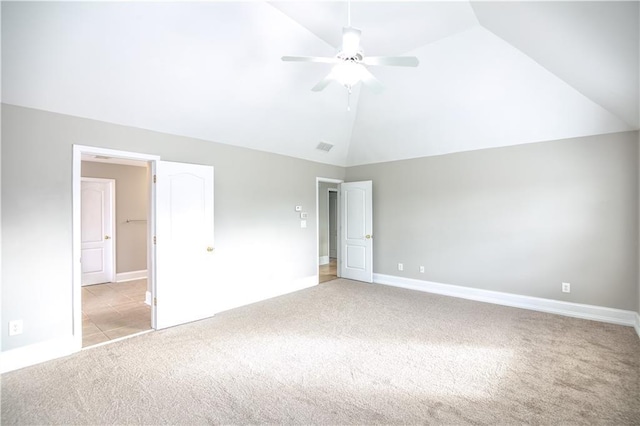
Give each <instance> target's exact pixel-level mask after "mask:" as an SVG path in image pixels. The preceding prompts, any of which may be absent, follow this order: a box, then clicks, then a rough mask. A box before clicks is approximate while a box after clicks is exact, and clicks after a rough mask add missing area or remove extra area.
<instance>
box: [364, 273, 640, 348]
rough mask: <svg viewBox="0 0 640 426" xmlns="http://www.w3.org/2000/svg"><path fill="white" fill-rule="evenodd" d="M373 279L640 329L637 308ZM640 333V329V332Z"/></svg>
mask: <svg viewBox="0 0 640 426" xmlns="http://www.w3.org/2000/svg"><path fill="white" fill-rule="evenodd" d="M373 281H374V282H375V283H377V284H385V285H390V286H394V287H401V288H406V289H410V290H418V291H424V292H427V293H436V294H442V295H445V296H453V297H460V298H463V299H470V300H476V301H479V302H487V303H495V304H498V305H504V306H512V307H515V308H522V309H530V310H533V311H540V312H548V313H552V314H558V315H564V316H569V317H575V318H582V319H588V320H592V321H601V322H608V323H612V324H620V325H627V326H631V327H634V326H635V327H636V331H638V329H639V328H640V325H638V321H639V320H638V314H637V313H636V312H633V311H625V310H622V309H614V308H607V307H603V306H594V305H583V304H580V303H572V302H563V301H560V300H553V299H543V298H539V297H532V296H522V295H518V294H511V293H503V292H499V291H491V290H482V289H478V288H472V287H463V286H457V285H451V284H441V283H434V282H430V281H422V280H416V279H412V278H403V277H396V276H393V275H384V274H373ZM638 335H639V336H640V332H638Z"/></svg>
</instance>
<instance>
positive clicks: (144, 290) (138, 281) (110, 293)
mask: <svg viewBox="0 0 640 426" xmlns="http://www.w3.org/2000/svg"><path fill="white" fill-rule="evenodd" d="M159 159H160V157H158V156H155V155H148V154H140V153H132V152H126V151H118V150H111V149H105V148H96V147H89V146H81V145H74V146H73V170H72V176H73V178H72V179H73V180H72V181H73V218H72V222H73V254H74V256H73V257H74V263H73V296H72V297H73V337H74V342H75V343H74V345H75V347H76V349H77V350H80V349H82V348H83V347H87V346H92V345H95V344H101V343H104V342H109V341H113V340H118V339H120V338H123V337H128V336H130V335H134V334H139V333H140V332H145V330H151V329H152V328H153V327H154V326H155V323H154V321H155V308H154V306H152V303H151V301H152V300H153V299H152V296H153V291H154V290H153V288H154V278H155V269H154V267H155V260H154V259H155V247H154V246H153V244H152V234H153V232H152V230H153V229H154V220H155V212H154V200H155V191H154V189H153V184H152V179H151V176H152V175H153V173H154V171H155V163H156V162H157V161H159ZM83 163H84V164H83ZM124 166H128V167H129V168H128V169H126V170H128V171H129V172H132V171H133V170H136V171H137V173H134V174H135V175H137V176H138V179H137V182H135V183H132V181H127V180H126V179H124V177H123V176H122V175H118V174H117V173H116V174H115V175H114V173H113V170H110V169H109V168H113V167H120V168H121V169H122V170H120V172H122V171H123V170H125V169H124V168H123V167H124ZM83 172H84V173H83ZM83 176H85V177H90V178H92V179H115V191H114V192H115V196H116V197H117V198H118V199H114V202H113V204H114V205H115V209H114V212H115V213H114V215H113V222H114V225H113V229H112V232H111V233H104V232H103V233H101V234H104V235H101V236H102V237H103V239H104V237H105V236H109V237H110V238H109V239H108V240H109V241H111V242H112V244H113V247H114V260H115V268H114V274H113V278H111V279H109V281H108V282H102V283H92V284H93V285H87V286H83V285H82V284H83V283H82V276H83V274H82V271H83V269H84V268H83V267H84V266H85V265H84V261H83V260H84V259H83V253H82V242H83V232H82V231H83V229H82V228H83V217H82V213H83V212H82V177H83ZM141 176H142V178H141ZM123 179H124V180H123ZM119 180H120V181H121V182H120V184H119V182H118V181H119ZM132 186H135V188H132ZM132 190H133V192H134V193H135V194H134V195H133V196H132V195H131V194H130V193H131V192H132ZM136 191H137V192H136ZM140 191H142V192H143V193H144V196H143V197H140ZM127 194H129V195H128V197H129V201H126V202H123V201H122V200H120V195H124V196H125V200H126V198H127ZM131 199H134V200H135V201H131ZM118 201H120V202H118ZM135 203H138V204H137V205H135V206H134V208H137V213H138V214H136V215H129V214H127V213H128V211H127V209H126V208H127V207H129V208H130V207H131V204H135ZM120 207H124V208H125V209H124V213H123V211H120V212H119V208H120ZM84 219H85V221H86V220H87V219H88V218H87V217H86V214H85V218H84ZM84 225H86V223H85V224H84ZM84 227H85V228H86V226H84ZM85 230H86V229H85ZM134 234H135V235H137V236H138V238H137V239H136V238H134V239H136V240H137V241H138V242H137V243H136V244H134V243H133V242H132V240H131V237H132V235H134ZM140 234H141V235H142V238H139V237H140ZM118 243H122V244H124V245H125V246H128V247H130V248H132V249H131V250H129V251H127V250H118V248H117V245H119V244H118ZM119 251H120V253H119ZM122 255H124V257H123V256H122ZM132 265H133V266H132ZM135 265H138V266H135ZM99 281H102V280H99ZM132 319H133V321H132ZM143 327H144V329H143ZM83 337H84V339H83ZM83 340H84V342H83Z"/></svg>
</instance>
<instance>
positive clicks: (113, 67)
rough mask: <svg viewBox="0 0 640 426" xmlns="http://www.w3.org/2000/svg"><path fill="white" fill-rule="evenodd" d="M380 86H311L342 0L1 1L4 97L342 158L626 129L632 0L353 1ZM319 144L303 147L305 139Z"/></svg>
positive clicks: (632, 107) (633, 107) (632, 99)
mask: <svg viewBox="0 0 640 426" xmlns="http://www.w3.org/2000/svg"><path fill="white" fill-rule="evenodd" d="M351 16H352V24H353V25H354V26H356V27H359V28H361V29H362V31H363V35H362V45H363V47H364V52H365V55H401V54H408V55H415V56H417V57H418V58H419V59H420V66H419V67H418V68H390V67H384V68H383V67H372V68H371V71H372V72H373V73H374V74H375V75H376V76H377V77H378V78H379V79H380V80H381V81H382V82H383V83H384V84H385V86H386V90H385V91H384V92H383V93H381V94H373V93H372V92H370V91H369V90H368V89H367V88H362V89H360V88H356V90H355V91H354V93H353V94H352V96H351V100H350V103H351V111H347V108H346V107H347V91H346V90H345V89H344V88H342V87H340V86H339V85H337V84H331V85H329V86H328V87H327V88H326V89H325V90H324V91H323V92H312V91H311V90H310V88H311V87H312V86H313V85H315V84H316V83H317V82H318V81H319V80H320V79H322V78H323V77H324V75H326V73H328V71H329V65H326V64H317V63H290V62H288V63H285V62H282V61H281V60H280V57H281V56H283V55H314V56H315V55H318V56H333V55H334V54H335V51H336V47H337V46H338V44H339V43H340V34H341V29H342V26H344V25H346V22H347V3H346V2H325V1H318V2H313V1H305V2H274V3H266V2H256V1H252V2H194V3H185V2H182V3H179V2H160V3H149V2H140V3H133V2H113V3H112V2H108V3H107V2H95V3H85V2H81V3H80V2H67V3H56V2H37V3H36V2H24V3H22V2H9V3H6V2H3V3H2V97H3V99H2V100H3V102H6V103H9V104H15V105H22V106H27V107H32V108H39V109H44V110H48V111H54V112H59V113H64V114H71V115H75V116H80V117H87V118H92V119H97V120H102V121H107V122H112V123H118V124H123V125H128V126H135V127H140V128H146V129H151V130H156V131H161V132H166V133H172V134H178V135H184V136H190V137H196V138H200V139H205V140H210V141H215V142H221V143H225V144H232V145H238V146H244V147H249V148H254V149H259V150H263V151H269V152H275V153H280V154H284V155H290V156H293V157H298V158H304V159H309V160H314V161H320V162H325V163H330V164H336V165H342V166H345V165H358V164H366V163H373V162H381V161H390V160H396V159H405V158H414V157H421V156H427V155H438V154H444V153H450V152H459V151H468V150H474V149H482V148H487V147H495V146H506V145H515V144H522V143H530V142H538V141H545V140H555V139H562V138H568V137H576V136H585V135H592V134H602V133H610V132H618V131H625V130H632V129H638V126H639V117H638V114H639V108H638V104H639V101H638V97H639V88H638V85H639V56H640V55H639V53H640V45H639V17H640V11H639V7H638V2H636V1H627V2H576V1H571V2H463V1H459V2H424V1H412V2H399V1H395V2H364V1H362V2H360V1H356V2H354V3H353V4H352V10H351ZM321 141H324V142H329V143H332V144H334V145H335V147H334V148H333V149H332V150H331V152H329V153H325V152H321V151H318V150H316V149H315V147H316V145H317V144H318V143H319V142H321Z"/></svg>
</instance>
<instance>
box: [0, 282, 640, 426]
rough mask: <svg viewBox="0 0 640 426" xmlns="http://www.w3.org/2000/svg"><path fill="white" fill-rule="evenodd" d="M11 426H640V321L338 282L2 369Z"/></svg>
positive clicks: (4, 401)
mask: <svg viewBox="0 0 640 426" xmlns="http://www.w3.org/2000/svg"><path fill="white" fill-rule="evenodd" d="M1 420H2V424H52V423H55V424H106V423H117V424H133V423H137V424H140V423H143V424H160V423H172V424H203V423H224V424H249V423H272V424H372V423H384V424H400V423H410V424H415V423H426V424H456V425H458V424H599V425H633V424H635V425H638V424H640V339H638V336H637V335H636V333H635V331H634V330H633V329H632V328H630V327H622V326H616V325H610V324H603V323H597V322H590V321H584V320H579V319H573V318H566V317H560V316H554V315H549V314H543V313H538V312H532V311H526V310H519V309H514V308H508V307H501V306H496V305H490V304H484V303H478V302H471V301H466V300H461V299H454V298H448V297H443V296H437V295H430V294H425V293H418V292H412V291H408V290H401V289H395V288H391V287H385V286H379V285H370V284H362V283H354V282H349V281H345V280H336V281H331V282H329V283H325V284H323V285H319V286H316V287H313V288H311V289H308V290H304V291H300V292H297V293H294V294H290V295H286V296H283V297H279V298H276V299H272V300H268V301H265V302H261V303H257V304H254V305H251V306H247V307H244V308H240V309H235V310H232V311H229V312H224V313H221V314H219V315H217V316H216V317H214V318H212V319H208V320H204V321H199V322H196V323H192V324H188V325H185V326H181V327H175V328H173V329H169V330H164V331H160V332H154V333H149V334H146V335H142V336H139V337H135V338H132V339H128V340H125V341H122V342H118V343H114V344H111V345H107V346H103V347H98V348H94V349H89V350H86V351H83V352H81V353H78V354H76V355H73V356H70V357H67V358H64V359H60V360H56V361H52V362H49V363H46V364H42V365H38V366H33V367H30V368H26V369H23V370H20V371H14V372H12V373H8V374H5V375H3V376H2V419H1Z"/></svg>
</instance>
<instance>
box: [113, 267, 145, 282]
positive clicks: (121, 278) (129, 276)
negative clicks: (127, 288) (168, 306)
mask: <svg viewBox="0 0 640 426" xmlns="http://www.w3.org/2000/svg"><path fill="white" fill-rule="evenodd" d="M143 278H147V270H146V269H143V270H141V271H131V272H120V273H118V274H116V282H117V283H123V282H126V281H135V280H141V279H143Z"/></svg>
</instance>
